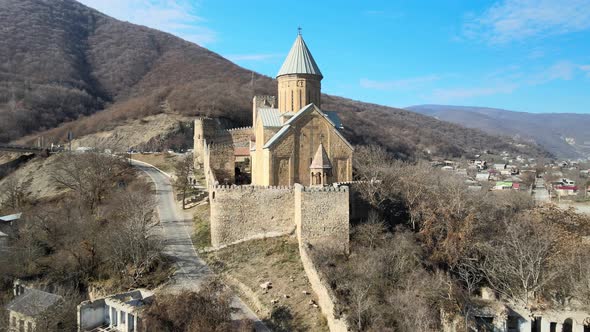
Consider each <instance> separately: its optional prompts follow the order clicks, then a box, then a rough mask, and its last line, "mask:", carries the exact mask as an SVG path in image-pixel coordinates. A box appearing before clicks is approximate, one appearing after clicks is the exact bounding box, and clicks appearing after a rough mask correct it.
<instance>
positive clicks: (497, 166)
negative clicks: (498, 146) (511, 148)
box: [493, 164, 506, 171]
mask: <svg viewBox="0 0 590 332" xmlns="http://www.w3.org/2000/svg"><path fill="white" fill-rule="evenodd" d="M493 168H494V169H495V170H497V171H501V170H505V169H506V164H494V166H493Z"/></svg>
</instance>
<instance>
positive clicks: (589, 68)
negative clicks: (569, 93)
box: [580, 65, 590, 77]
mask: <svg viewBox="0 0 590 332" xmlns="http://www.w3.org/2000/svg"><path fill="white" fill-rule="evenodd" d="M580 70H581V71H583V72H586V76H588V77H590V65H582V66H580Z"/></svg>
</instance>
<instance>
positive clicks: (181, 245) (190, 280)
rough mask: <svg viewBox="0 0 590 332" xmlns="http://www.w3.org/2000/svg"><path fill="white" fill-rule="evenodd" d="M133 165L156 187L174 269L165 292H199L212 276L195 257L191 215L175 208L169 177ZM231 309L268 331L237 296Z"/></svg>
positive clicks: (260, 328) (162, 224) (260, 329)
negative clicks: (174, 265) (207, 278)
mask: <svg viewBox="0 0 590 332" xmlns="http://www.w3.org/2000/svg"><path fill="white" fill-rule="evenodd" d="M132 164H133V166H135V167H137V168H138V169H140V170H142V171H144V172H145V173H147V175H149V177H150V178H151V179H152V181H153V182H154V184H155V186H156V199H157V203H158V207H157V210H158V214H159V216H160V224H161V226H162V234H163V237H164V239H165V248H164V253H165V254H167V255H169V256H171V257H174V259H175V261H176V262H175V263H176V265H177V269H176V272H175V273H174V275H173V276H172V280H171V282H172V283H171V284H170V285H168V286H167V287H166V289H165V290H166V291H169V292H173V293H178V292H182V291H185V290H198V289H199V287H200V286H201V284H202V283H203V281H204V280H205V279H206V277H208V276H211V275H212V274H213V273H212V272H211V269H209V267H208V266H207V264H206V263H205V261H203V260H202V259H201V258H200V257H199V256H198V255H197V251H196V250H195V247H194V246H193V243H192V241H191V238H190V231H191V230H192V218H191V215H190V214H187V213H184V212H183V211H182V210H180V209H179V208H178V206H177V205H176V202H175V201H174V193H173V191H172V185H171V183H170V179H169V178H168V176H166V175H164V174H163V173H162V172H160V171H159V170H158V169H156V168H155V167H154V166H152V165H149V164H146V163H142V162H138V161H136V160H133V161H132ZM232 306H233V307H234V308H235V309H236V312H235V314H233V315H232V318H233V319H236V320H239V319H244V318H247V319H250V320H253V321H254V322H255V328H256V331H269V329H268V328H267V327H266V326H265V325H264V323H262V322H261V321H260V319H259V318H258V317H257V316H256V314H254V312H252V310H250V309H249V308H248V306H246V305H245V304H244V302H242V300H240V299H239V298H238V297H235V298H234V299H233V302H232Z"/></svg>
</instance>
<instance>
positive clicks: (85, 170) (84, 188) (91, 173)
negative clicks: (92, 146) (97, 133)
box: [52, 152, 130, 211]
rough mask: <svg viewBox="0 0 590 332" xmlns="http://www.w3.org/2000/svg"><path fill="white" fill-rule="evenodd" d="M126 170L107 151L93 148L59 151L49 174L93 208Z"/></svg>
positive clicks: (123, 165)
mask: <svg viewBox="0 0 590 332" xmlns="http://www.w3.org/2000/svg"><path fill="white" fill-rule="evenodd" d="M129 171H130V168H129V166H128V165H127V164H126V163H125V162H124V161H123V160H121V159H119V158H116V157H113V156H110V155H105V154H100V153H95V152H89V153H82V154H62V155H60V156H59V160H58V161H57V163H56V164H55V166H54V171H53V174H52V178H53V180H54V181H55V182H57V183H58V184H59V185H61V186H63V187H65V188H68V189H70V190H72V191H74V192H75V194H76V196H77V197H78V198H79V199H80V200H81V201H82V202H84V204H85V205H86V206H87V207H88V208H89V209H90V210H91V211H94V210H95V209H96V208H97V207H98V205H99V204H100V203H101V202H102V201H103V200H104V199H105V198H106V196H107V195H108V193H109V191H111V190H112V188H113V187H114V186H115V185H117V184H118V183H119V181H121V180H122V179H123V177H124V175H126V174H127V173H128V172H129Z"/></svg>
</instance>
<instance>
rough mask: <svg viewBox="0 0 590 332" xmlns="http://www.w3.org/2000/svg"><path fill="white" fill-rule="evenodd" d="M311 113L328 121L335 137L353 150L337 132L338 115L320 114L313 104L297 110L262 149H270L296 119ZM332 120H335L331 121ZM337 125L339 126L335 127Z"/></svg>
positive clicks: (320, 111) (339, 126) (338, 127)
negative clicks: (316, 113) (333, 129)
mask: <svg viewBox="0 0 590 332" xmlns="http://www.w3.org/2000/svg"><path fill="white" fill-rule="evenodd" d="M313 111H316V112H318V113H319V114H320V115H322V116H323V117H324V119H326V121H328V122H329V123H330V124H331V125H332V126H333V127H334V128H335V129H336V130H335V131H334V132H335V133H336V135H338V136H339V137H340V138H341V139H342V140H343V141H344V143H346V145H348V146H349V147H350V148H351V149H354V148H353V147H352V145H351V144H350V143H349V142H348V141H347V140H346V138H344V136H342V134H341V133H340V131H338V129H340V128H341V126H342V125H341V124H340V119H339V118H338V115H336V113H334V112H330V113H331V116H329V115H328V114H326V113H324V112H322V110H320V109H319V108H318V107H317V106H315V105H314V104H309V105H307V106H304V107H303V108H302V109H300V110H299V112H297V113H296V114H295V115H294V116H293V117H291V118H290V119H289V120H288V121H287V122H285V124H284V125H283V127H282V128H281V130H279V131H278V132H277V133H276V134H274V136H272V137H271V138H270V139H269V140H268V142H266V144H264V147H263V148H264V149H267V148H269V147H271V146H272V145H273V144H275V143H276V142H278V141H279V140H280V139H281V138H282V137H283V135H285V133H287V132H288V131H289V128H291V125H292V124H293V123H294V122H295V121H297V120H298V119H300V118H301V117H303V116H304V115H305V114H308V113H311V112H313ZM332 118H333V119H335V120H336V122H335V121H332ZM337 123H338V124H339V125H337Z"/></svg>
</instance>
